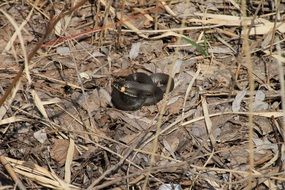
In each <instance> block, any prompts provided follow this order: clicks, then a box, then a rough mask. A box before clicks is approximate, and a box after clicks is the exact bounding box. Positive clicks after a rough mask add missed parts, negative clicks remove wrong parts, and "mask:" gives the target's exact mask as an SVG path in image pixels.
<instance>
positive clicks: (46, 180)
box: [4, 157, 80, 189]
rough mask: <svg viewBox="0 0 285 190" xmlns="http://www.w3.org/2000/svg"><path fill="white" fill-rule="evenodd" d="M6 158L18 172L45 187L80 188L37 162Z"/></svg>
mask: <svg viewBox="0 0 285 190" xmlns="http://www.w3.org/2000/svg"><path fill="white" fill-rule="evenodd" d="M4 158H5V159H6V160H7V161H8V162H9V163H10V164H11V165H12V167H13V168H14V170H15V171H16V172H17V173H19V174H21V175H23V176H25V177H27V178H29V179H30V180H32V181H35V182H36V183H38V184H41V185H43V186H44V187H47V188H52V189H80V188H78V187H76V186H74V185H71V184H69V183H66V182H64V181H63V180H61V179H60V178H58V177H57V176H56V175H55V174H54V173H51V172H49V171H48V170H47V169H45V168H43V167H40V166H38V165H37V164H33V163H30V162H25V161H20V160H15V159H12V158H9V157H4Z"/></svg>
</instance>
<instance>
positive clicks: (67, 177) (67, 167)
mask: <svg viewBox="0 0 285 190" xmlns="http://www.w3.org/2000/svg"><path fill="white" fill-rule="evenodd" d="M74 149H75V144H74V140H73V139H69V146H68V151H67V155H66V161H65V166H64V169H65V173H64V174H65V175H64V180H65V182H67V183H70V182H71V163H72V160H73V155H74Z"/></svg>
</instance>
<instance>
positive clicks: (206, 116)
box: [201, 96, 216, 148]
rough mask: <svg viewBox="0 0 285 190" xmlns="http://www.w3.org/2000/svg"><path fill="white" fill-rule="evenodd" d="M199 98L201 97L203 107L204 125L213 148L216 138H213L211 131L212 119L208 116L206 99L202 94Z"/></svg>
mask: <svg viewBox="0 0 285 190" xmlns="http://www.w3.org/2000/svg"><path fill="white" fill-rule="evenodd" d="M201 99H202V108H203V113H204V118H205V123H206V127H207V132H208V135H209V137H210V140H211V144H212V147H213V148H214V147H215V144H216V139H215V137H214V135H213V131H212V126H213V124H212V121H211V119H210V116H209V110H208V106H207V102H206V99H205V97H203V96H202V97H201Z"/></svg>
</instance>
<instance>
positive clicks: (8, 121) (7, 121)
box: [0, 116, 28, 125]
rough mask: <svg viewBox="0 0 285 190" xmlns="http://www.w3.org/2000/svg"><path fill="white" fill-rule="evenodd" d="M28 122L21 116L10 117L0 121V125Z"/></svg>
mask: <svg viewBox="0 0 285 190" xmlns="http://www.w3.org/2000/svg"><path fill="white" fill-rule="evenodd" d="M21 121H28V119H27V118H25V117H21V116H11V117H7V118H5V119H1V120H0V125H7V124H11V123H15V122H21Z"/></svg>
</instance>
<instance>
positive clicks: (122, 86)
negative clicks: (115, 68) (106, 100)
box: [112, 80, 137, 97]
mask: <svg viewBox="0 0 285 190" xmlns="http://www.w3.org/2000/svg"><path fill="white" fill-rule="evenodd" d="M112 86H113V88H114V89H116V90H117V91H119V92H120V93H122V94H124V95H127V96H131V97H137V94H136V93H133V92H132V90H131V88H129V86H128V85H127V83H126V82H125V81H124V80H119V81H115V82H113V84H112Z"/></svg>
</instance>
